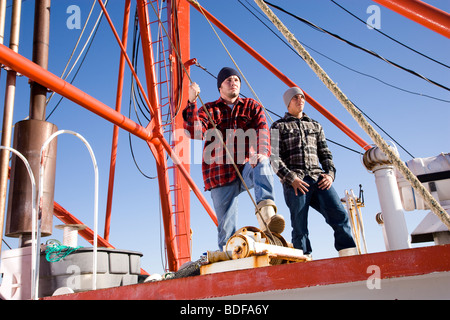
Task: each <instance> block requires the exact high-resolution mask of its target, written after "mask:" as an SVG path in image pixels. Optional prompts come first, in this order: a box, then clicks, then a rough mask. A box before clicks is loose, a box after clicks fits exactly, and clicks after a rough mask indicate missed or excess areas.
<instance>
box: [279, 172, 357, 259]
mask: <svg viewBox="0 0 450 320" xmlns="http://www.w3.org/2000/svg"><path fill="white" fill-rule="evenodd" d="M303 181H305V182H306V183H308V184H309V187H308V192H307V193H306V194H302V193H301V192H300V191H298V192H297V193H298V195H295V191H294V188H293V187H292V186H290V185H287V184H283V191H284V199H285V200H286V204H287V206H288V207H289V210H290V212H291V223H292V243H293V245H294V248H297V249H301V250H303V253H304V254H310V253H311V251H312V248H311V243H310V241H309V238H308V235H309V232H308V209H309V206H311V207H313V208H314V209H315V210H317V211H318V212H320V213H321V214H322V215H323V216H324V218H325V221H326V222H327V223H328V224H329V225H330V226H331V227H332V228H333V230H334V247H335V248H336V250H338V251H339V250H342V249H346V248H352V247H356V245H355V242H354V241H353V237H352V234H351V229H350V225H349V222H348V216H347V212H346V211H345V210H344V207H343V205H342V203H341V201H340V199H339V196H338V194H337V193H336V191H335V190H334V188H333V186H331V188H330V189H328V190H321V189H319V186H318V182H317V181H314V179H312V178H310V177H308V176H307V177H305V179H303Z"/></svg>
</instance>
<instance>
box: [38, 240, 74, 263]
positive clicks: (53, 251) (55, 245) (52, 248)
mask: <svg viewBox="0 0 450 320" xmlns="http://www.w3.org/2000/svg"><path fill="white" fill-rule="evenodd" d="M45 244H46V246H47V249H45V258H46V259H47V261H48V262H58V261H60V260H62V259H64V258H65V257H67V256H68V255H69V254H71V253H73V252H75V251H77V250H78V249H80V248H81V246H78V247H69V246H64V245H62V244H61V242H59V241H58V240H48V241H47V242H46V243H45Z"/></svg>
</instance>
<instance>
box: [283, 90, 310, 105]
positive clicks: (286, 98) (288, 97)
mask: <svg viewBox="0 0 450 320" xmlns="http://www.w3.org/2000/svg"><path fill="white" fill-rule="evenodd" d="M298 94H301V95H302V96H303V97H304V96H305V94H304V93H303V91H302V90H301V89H300V88H297V87H292V88H289V89H287V90H286V92H285V93H284V94H283V101H284V104H285V105H286V107H289V103H290V102H291V100H292V98H293V97H294V96H296V95H298Z"/></svg>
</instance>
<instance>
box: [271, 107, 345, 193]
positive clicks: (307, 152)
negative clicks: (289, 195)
mask: <svg viewBox="0 0 450 320" xmlns="http://www.w3.org/2000/svg"><path fill="white" fill-rule="evenodd" d="M270 130H271V146H272V155H271V162H272V167H273V169H274V171H275V173H276V174H277V175H278V177H279V178H280V180H281V182H282V183H287V184H289V185H290V184H291V183H292V182H293V181H294V179H295V177H296V176H298V177H299V178H300V179H304V177H305V176H310V177H311V178H313V179H315V180H317V179H318V178H319V175H320V174H322V173H326V174H328V175H330V176H331V177H332V178H333V180H334V178H335V173H336V169H335V167H334V164H333V156H332V154H331V151H330V149H328V145H327V142H326V140H325V134H324V132H323V128H322V126H321V125H320V124H319V123H318V122H317V121H315V120H313V119H311V118H309V117H308V116H307V115H306V114H305V113H303V117H302V118H301V119H298V118H295V117H293V116H292V115H290V114H289V113H286V114H285V116H284V117H283V118H281V119H279V120H277V121H275V122H274V123H273V124H272V127H271V129H270Z"/></svg>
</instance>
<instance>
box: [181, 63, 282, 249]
mask: <svg viewBox="0 0 450 320" xmlns="http://www.w3.org/2000/svg"><path fill="white" fill-rule="evenodd" d="M217 88H218V90H219V93H220V98H219V99H218V100H216V101H214V102H209V103H206V104H205V105H204V106H198V107H197V102H196V101H197V96H198V94H199V93H200V87H199V86H198V84H196V83H192V84H191V86H190V90H189V103H188V105H187V107H186V108H185V109H184V110H183V119H184V128H185V129H186V130H187V131H188V132H189V134H190V138H192V139H202V140H205V146H204V149H203V158H202V171H203V180H204V183H205V190H210V191H211V198H212V200H213V204H214V208H215V211H216V214H217V219H218V244H219V249H221V250H222V249H223V247H224V246H225V244H226V242H227V240H228V239H229V238H230V237H231V236H232V235H233V234H234V233H235V232H236V229H237V213H238V195H239V194H240V193H241V192H243V191H245V186H244V184H243V183H242V181H241V179H240V178H239V176H238V174H237V172H236V168H235V166H234V165H233V162H234V164H235V165H236V167H237V169H238V170H239V172H240V174H241V176H242V178H243V179H244V181H245V184H246V185H247V187H248V188H252V187H253V188H254V189H255V198H256V199H255V201H256V203H257V205H258V208H259V211H260V213H261V215H259V214H258V213H257V215H256V216H257V219H258V222H259V224H260V227H261V230H262V231H265V229H266V225H267V226H268V228H269V229H270V231H271V232H276V233H281V232H282V231H283V230H284V226H285V222H284V219H283V217H282V216H281V215H278V214H276V207H275V203H274V191H273V171H272V168H271V165H270V159H269V157H270V149H271V148H270V130H269V126H268V124H267V121H266V116H265V114H264V110H263V108H262V106H261V105H260V104H259V103H258V102H256V101H255V100H253V99H251V98H245V99H243V98H240V97H239V92H240V88H241V79H240V77H239V73H238V72H237V71H236V70H234V69H232V68H223V69H222V70H221V71H220V72H219V74H218V76H217ZM205 109H206V110H207V112H206V111H205ZM211 120H212V122H214V125H213V123H212V122H211ZM224 144H225V146H226V149H227V150H228V154H227V150H226V149H225V146H224ZM231 157H233V159H231Z"/></svg>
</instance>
